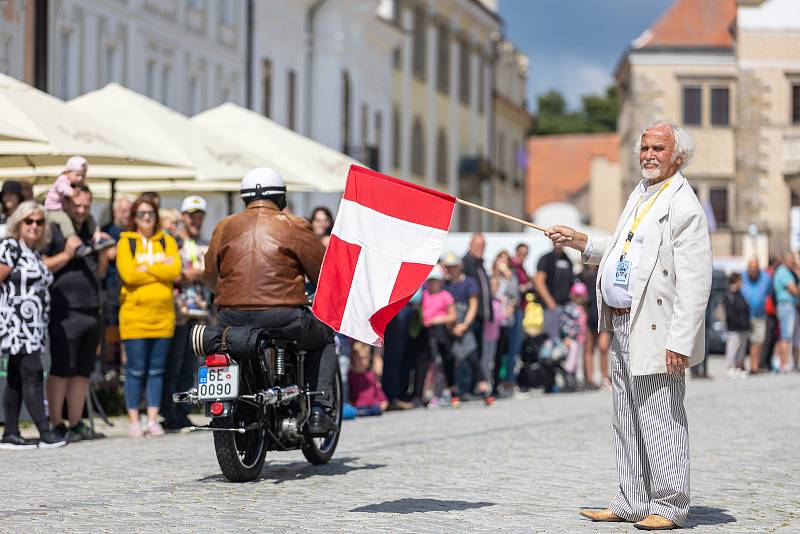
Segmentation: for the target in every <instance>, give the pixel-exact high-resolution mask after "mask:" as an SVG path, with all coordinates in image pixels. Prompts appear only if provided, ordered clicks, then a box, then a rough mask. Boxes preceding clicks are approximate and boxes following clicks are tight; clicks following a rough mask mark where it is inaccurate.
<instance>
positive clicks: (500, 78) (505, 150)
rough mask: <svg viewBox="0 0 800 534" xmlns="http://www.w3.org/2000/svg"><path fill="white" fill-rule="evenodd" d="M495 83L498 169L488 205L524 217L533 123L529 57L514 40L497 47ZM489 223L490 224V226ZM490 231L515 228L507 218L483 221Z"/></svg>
mask: <svg viewBox="0 0 800 534" xmlns="http://www.w3.org/2000/svg"><path fill="white" fill-rule="evenodd" d="M495 58H496V59H495V62H494V84H493V86H494V87H493V100H494V114H493V117H494V119H493V123H494V125H493V135H494V141H493V145H494V154H493V156H492V161H493V162H494V168H495V173H494V176H493V179H492V182H491V190H490V195H491V197H490V199H489V205H494V206H503V207H504V208H505V209H506V210H509V211H510V212H511V213H512V215H515V216H516V217H522V218H524V215H525V213H529V212H526V211H525V207H524V204H525V195H524V191H525V188H526V183H525V169H526V167H527V150H526V146H525V145H526V140H527V138H528V131H529V130H530V127H531V116H530V113H528V106H527V82H528V58H527V57H526V56H524V55H523V54H521V53H520V52H519V51H518V50H517V49H516V48H515V47H514V44H513V43H511V42H510V41H507V40H502V41H500V42H499V43H498V45H497V47H496V55H495ZM487 227H488V228H487ZM484 229H488V230H490V231H495V232H496V231H505V230H516V229H517V228H516V225H515V224H514V223H510V224H509V222H508V221H506V220H505V219H499V218H497V217H491V218H489V219H488V220H485V221H484Z"/></svg>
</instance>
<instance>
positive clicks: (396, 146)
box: [392, 106, 402, 169]
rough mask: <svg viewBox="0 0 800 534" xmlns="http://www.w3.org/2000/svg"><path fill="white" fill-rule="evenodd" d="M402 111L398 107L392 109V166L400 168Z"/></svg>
mask: <svg viewBox="0 0 800 534" xmlns="http://www.w3.org/2000/svg"><path fill="white" fill-rule="evenodd" d="M401 141H402V139H401V138H400V109H399V108H398V107H397V106H394V108H392V166H393V167H394V168H395V169H399V168H400V143H401Z"/></svg>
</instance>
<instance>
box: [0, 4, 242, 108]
mask: <svg viewBox="0 0 800 534" xmlns="http://www.w3.org/2000/svg"><path fill="white" fill-rule="evenodd" d="M5 6H6V7H5V9H4V12H3V17H2V20H3V22H2V23H0V50H2V51H3V53H4V56H5V58H4V59H3V60H0V63H1V64H2V68H3V71H4V72H6V73H7V74H11V75H12V76H15V77H18V78H20V79H22V80H24V81H26V82H27V83H30V84H32V85H35V86H36V87H38V88H40V89H42V90H45V91H47V92H49V93H51V94H53V95H55V96H57V97H59V98H62V99H64V100H69V99H71V98H74V97H76V96H78V95H81V94H83V93H86V92H88V91H92V90H95V89H99V88H101V87H104V86H105V85H106V84H107V83H110V82H117V83H120V84H122V85H125V86H127V87H130V88H131V89H133V90H135V91H137V92H139V93H142V94H145V95H147V96H149V97H151V98H153V99H155V100H158V101H160V102H161V103H162V104H164V105H167V106H169V107H171V108H174V109H176V110H178V111H180V112H182V113H185V114H187V115H193V114H195V113H197V112H199V111H202V110H203V109H207V108H209V107H213V106H216V105H217V104H220V103H222V102H226V101H232V102H236V103H240V104H243V103H244V100H245V85H244V82H245V66H244V63H243V61H242V58H243V57H244V55H245V45H246V42H245V35H246V31H245V24H246V9H245V7H246V3H245V2H239V1H235V0H220V1H211V0H190V1H185V0H50V1H48V2H33V1H25V2H18V1H15V2H7V3H5ZM9 19H11V20H9ZM14 19H18V21H16V22H15V21H14ZM12 23H13V28H12V29H13V30H15V31H13V32H9V31H6V28H7V27H8V26H10V25H11V24H12ZM7 50H8V51H9V52H6V51H7Z"/></svg>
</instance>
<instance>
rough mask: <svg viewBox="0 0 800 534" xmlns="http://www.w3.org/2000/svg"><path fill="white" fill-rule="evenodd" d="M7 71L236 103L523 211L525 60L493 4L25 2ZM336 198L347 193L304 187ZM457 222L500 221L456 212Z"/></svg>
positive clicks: (190, 101) (184, 103)
mask: <svg viewBox="0 0 800 534" xmlns="http://www.w3.org/2000/svg"><path fill="white" fill-rule="evenodd" d="M0 70H2V71H3V72H6V73H8V74H11V75H13V76H15V77H18V78H20V79H22V80H24V81H26V82H28V83H30V84H32V85H34V86H36V87H38V88H40V89H42V90H45V91H47V92H49V93H51V94H54V95H55V96H58V97H60V98H62V99H64V100H69V99H71V98H74V97H76V96H78V95H81V94H83V93H85V92H88V91H92V90H95V89H98V88H101V87H103V86H105V85H106V84H107V83H110V82H117V83H120V84H122V85H124V86H127V87H129V88H131V89H133V90H135V91H137V92H140V93H142V94H144V95H147V96H149V97H151V98H153V99H155V100H158V101H160V102H161V103H163V104H164V105H166V106H169V107H171V108H173V109H176V110H177V111H180V112H182V113H184V114H186V115H194V114H196V113H198V112H200V111H203V110H205V109H208V108H210V107H214V106H216V105H218V104H220V103H222V102H226V101H232V102H235V103H238V104H241V105H244V106H247V107H250V108H251V109H254V110H256V111H259V112H261V113H262V114H264V115H265V116H267V117H269V118H271V119H273V120H275V121H277V122H279V123H280V124H282V125H284V126H286V127H288V128H291V129H293V130H295V131H297V132H299V133H302V134H304V135H306V136H307V137H309V138H312V139H314V140H316V141H319V142H321V143H323V144H325V145H328V146H330V147H332V148H334V149H336V150H339V151H341V152H344V153H347V154H349V155H351V156H353V157H354V158H356V159H358V160H360V161H363V162H364V163H365V164H366V165H368V166H370V167H372V168H375V169H377V170H379V171H381V172H386V173H388V174H392V175H395V176H399V177H401V178H403V179H407V180H411V181H414V182H417V183H420V184H425V185H428V186H430V187H434V188H438V189H441V190H444V191H447V192H450V193H451V194H454V195H457V196H461V197H463V198H465V199H467V200H471V201H474V202H478V203H482V204H487V205H492V206H494V207H496V208H498V209H502V210H506V211H510V212H511V213H512V214H514V215H518V216H520V215H522V198H523V195H521V194H520V190H521V189H522V187H523V180H522V179H521V175H522V173H521V170H520V167H521V165H520V154H521V153H522V147H523V146H524V139H525V133H526V131H527V128H528V122H529V120H530V117H529V115H528V113H527V111H526V109H525V108H526V105H525V93H526V91H525V86H526V81H527V59H526V58H525V57H524V56H522V55H521V54H520V53H519V52H518V51H517V50H515V49H514V47H513V45H512V44H511V43H510V42H508V41H505V40H503V39H502V37H501V20H500V18H499V16H498V14H497V2H496V1H491V0H437V1H433V0H292V1H291V2H283V1H277V0H269V1H267V0H262V1H255V0H14V1H9V2H5V3H0ZM314 202H322V203H325V204H328V205H331V206H335V205H336V204H337V203H338V200H337V199H328V198H322V197H319V199H316V198H311V197H308V196H306V197H303V199H302V202H301V204H300V205H298V206H297V209H298V211H301V210H302V211H305V210H307V209H308V208H309V206H310V204H311V203H314ZM454 228H459V229H461V228H464V229H470V230H478V229H483V230H490V229H497V228H499V227H498V226H497V221H494V220H492V219H490V218H487V217H482V216H481V215H480V214H479V213H476V212H474V211H472V210H469V211H457V213H456V215H455V224H454Z"/></svg>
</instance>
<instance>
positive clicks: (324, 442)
mask: <svg viewBox="0 0 800 534" xmlns="http://www.w3.org/2000/svg"><path fill="white" fill-rule="evenodd" d="M342 390H343V388H342V375H341V374H340V372H339V366H338V365H337V366H336V375H335V376H334V380H333V394H332V395H331V404H332V406H331V413H332V414H333V419H334V423H335V424H336V429H335V430H332V431H331V432H330V433H329V434H328V435H327V436H325V437H312V436H309V435H308V434H306V443H308V445H306V446H305V447H303V449H302V450H303V456H305V457H306V460H308V461H309V462H311V463H312V464H314V465H324V464H327V463H328V462H329V461H330V459H331V458H333V453H334V452H335V451H336V445H337V444H338V443H339V435H340V434H341V432H342V409H343V408H344V399H343V398H342Z"/></svg>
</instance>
